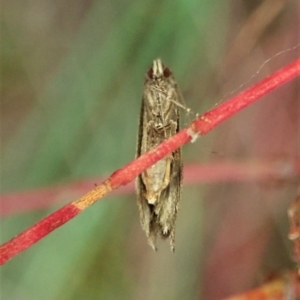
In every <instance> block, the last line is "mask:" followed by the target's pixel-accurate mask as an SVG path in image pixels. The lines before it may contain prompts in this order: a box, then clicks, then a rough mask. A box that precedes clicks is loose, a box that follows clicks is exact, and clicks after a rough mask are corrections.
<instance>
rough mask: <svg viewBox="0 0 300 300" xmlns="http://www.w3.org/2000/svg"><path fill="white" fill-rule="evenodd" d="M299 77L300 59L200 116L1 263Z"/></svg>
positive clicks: (20, 240) (19, 243)
mask: <svg viewBox="0 0 300 300" xmlns="http://www.w3.org/2000/svg"><path fill="white" fill-rule="evenodd" d="M299 75H300V59H298V60H296V61H294V62H292V63H290V64H289V65H287V66H285V67H283V68H282V69H280V70H278V71H277V72H275V73H273V74H272V75H270V76H269V77H267V78H266V79H264V80H262V81H261V82H259V83H257V84H255V85H254V86H252V87H250V88H248V89H247V90H245V91H244V92H242V93H240V94H239V95H237V96H235V97H233V98H231V99H230V100H228V101H226V102H224V103H222V104H221V105H219V106H217V107H216V108H214V109H212V110H210V111H208V112H207V113H205V114H204V115H202V116H200V117H199V118H197V119H196V120H195V121H194V122H193V123H192V124H191V125H190V126H188V127H186V128H184V129H183V130H181V131H180V132H178V133H177V134H176V135H174V136H173V137H171V138H170V139H168V140H166V141H165V142H163V143H162V144H160V145H159V146H158V147H156V148H155V149H153V150H151V151H149V152H147V153H145V154H143V155H142V156H140V157H138V158H137V159H136V160H134V161H132V162H130V163H129V164H127V165H126V166H124V167H123V168H121V169H119V170H117V171H115V172H114V173H113V174H112V175H111V176H110V177H109V178H108V179H107V180H106V181H104V182H103V183H102V184H101V185H99V186H97V187H95V188H94V189H93V190H91V191H90V192H89V193H87V194H86V195H85V196H83V197H82V198H80V199H78V200H76V201H74V202H71V203H70V204H67V205H66V206H64V207H62V208H61V209H59V210H58V211H56V212H54V213H52V214H51V215H49V216H47V217H46V218H44V219H43V220H41V221H39V222H37V223H36V224H35V225H33V226H32V227H29V228H28V229H27V230H25V231H23V232H21V233H20V234H19V235H17V236H16V237H14V238H12V239H11V240H9V241H8V242H6V243H4V244H3V245H1V246H0V264H1V265H2V264H4V263H6V262H7V261H8V260H9V259H11V258H12V257H14V256H15V255H17V254H19V253H20V252H22V251H24V250H25V249H27V248H28V247H30V246H31V245H33V244H35V243H36V242H38V241H39V240H40V239H42V238H43V237H44V236H46V235H47V234H49V233H50V232H51V231H53V230H54V229H56V228H58V227H59V226H61V225H63V224H64V223H66V222H68V221H70V220H71V219H72V218H74V217H75V216H76V215H78V214H79V213H80V212H81V211H83V210H84V209H86V208H87V207H89V206H90V205H92V204H93V203H94V202H95V201H97V200H98V199H100V198H102V197H103V196H104V195H106V194H107V193H109V192H110V191H111V190H112V189H116V188H118V187H119V186H121V185H125V184H127V183H129V182H130V181H132V180H133V179H134V178H135V177H136V176H137V175H138V174H140V173H141V172H143V171H144V170H146V169H147V168H149V167H150V166H151V165H153V164H155V163H156V162H157V161H159V160H160V159H162V158H163V157H164V156H166V155H168V154H169V153H171V152H173V151H174V150H176V149H177V148H179V147H181V146H182V145H184V144H186V143H188V142H189V141H190V140H191V139H194V138H195V136H196V135H197V134H201V135H204V134H206V133H208V132H209V131H210V130H212V129H213V128H214V127H216V126H217V125H218V124H219V123H221V122H222V121H224V120H226V119H228V118H229V117H231V116H232V115H233V114H235V113H237V112H238V111H240V110H241V109H243V108H245V107H246V106H248V105H250V104H252V103H254V102H255V101H258V100H259V99H260V98H261V97H263V96H264V95H266V94H267V93H269V92H271V91H272V90H274V89H275V88H279V87H280V86H282V85H283V84H285V83H286V82H288V81H290V80H292V79H293V78H295V77H296V76H299Z"/></svg>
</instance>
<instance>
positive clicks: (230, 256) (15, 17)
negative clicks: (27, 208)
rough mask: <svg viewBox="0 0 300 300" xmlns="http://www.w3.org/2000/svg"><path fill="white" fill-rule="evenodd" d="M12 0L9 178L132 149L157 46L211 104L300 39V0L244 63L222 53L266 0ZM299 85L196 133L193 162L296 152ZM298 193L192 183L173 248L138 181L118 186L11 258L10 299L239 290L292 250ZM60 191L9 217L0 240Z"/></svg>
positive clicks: (5, 105)
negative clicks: (147, 213)
mask: <svg viewBox="0 0 300 300" xmlns="http://www.w3.org/2000/svg"><path fill="white" fill-rule="evenodd" d="M2 2H3V4H2V20H1V23H2V24H1V74H2V75H1V85H2V95H1V156H2V157H1V192H2V193H9V192H15V191H22V190H30V189H35V188H43V187H47V186H52V185H56V184H63V183H66V182H71V181H74V180H78V179H82V178H88V177H93V176H104V175H107V174H110V173H112V172H113V171H114V170H116V169H117V168H119V167H121V166H122V165H124V164H125V163H127V162H129V161H130V160H132V159H133V158H134V156H135V145H136V133H137V125H138V115H139V109H140V103H141V95H142V88H143V81H144V74H145V72H146V70H147V68H148V67H149V66H150V65H151V63H152V60H153V59H155V58H157V57H160V58H162V60H163V61H164V62H165V63H166V64H167V65H168V66H170V68H171V69H172V70H173V72H174V74H175V78H176V79H177V82H178V84H179V86H180V88H181V90H182V92H183V94H184V96H185V100H186V103H187V105H188V106H189V107H191V108H192V110H193V111H195V112H199V113H201V112H204V111H205V110H206V109H209V108H210V107H212V106H213V105H215V103H217V102H218V101H220V99H221V98H222V97H223V95H224V94H227V93H230V92H231V91H232V90H234V89H236V88H237V87H238V86H239V85H240V84H242V83H243V82H245V81H247V80H248V79H249V78H250V77H251V76H252V74H253V73H255V71H256V70H257V69H258V68H259V67H260V65H261V64H262V63H263V62H264V61H265V60H266V59H268V58H269V57H271V56H273V55H275V54H276V53H277V52H279V51H281V50H283V49H286V48H290V47H292V46H293V45H295V44H297V35H296V33H295V32H296V28H297V26H298V25H299V16H298V19H297V8H298V9H299V7H298V6H299V5H297V1H290V2H287V4H286V5H285V6H283V7H282V8H281V10H280V11H279V12H278V14H277V15H275V16H274V18H273V19H272V22H270V24H267V25H266V26H265V28H263V29H261V33H259V34H257V36H256V37H254V38H256V39H257V40H256V43H254V47H253V48H251V49H248V54H246V55H245V57H242V58H239V61H237V62H235V63H237V64H233V63H232V67H231V65H230V62H228V61H227V63H229V65H226V66H224V57H225V54H226V53H227V52H228V51H230V50H231V45H232V42H233V41H234V40H235V38H236V35H237V34H238V32H239V30H240V29H241V28H242V26H243V24H245V22H247V21H248V20H249V16H251V15H252V14H253V12H254V11H255V10H257V9H259V7H260V5H262V3H263V2H267V1H242V0H240V1H238V0H236V1H211V0H210V1H208V0H201V1H193V0H189V1H178V0H175V1H156V0H146V1H128V0H127V1H126V0H125V1H107V0H105V1H92V0H86V1H84V0H75V1H67V0H62V1H46V0H33V1H28V0H25V1H16V0H10V1H8V0H4V1H2ZM269 2H270V1H269ZM275 2H278V1H274V3H275ZM281 2H282V1H281ZM266 17H267V16H266ZM297 22H298V23H297ZM255 25H256V24H253V26H255ZM249 38H250V37H249ZM251 38H252V37H251ZM243 45H244V43H242V44H239V45H238V46H239V47H243ZM235 47H236V45H235ZM246 50H247V49H246ZM246 53H247V51H246ZM296 53H297V51H294V52H291V53H287V54H286V55H282V56H280V57H279V58H278V59H277V60H275V61H274V62H273V61H272V62H270V64H269V65H268V66H267V67H266V68H264V69H263V70H262V71H261V72H260V74H259V75H258V76H257V78H254V79H252V81H251V82H254V81H257V80H258V79H259V78H262V77H263V76H264V75H266V74H269V73H270V72H272V71H274V70H276V68H278V67H279V66H282V65H284V64H285V63H287V62H288V61H289V60H290V59H292V58H293V57H294V56H295V55H296ZM225 67H226V68H225ZM221 68H225V71H224V69H222V70H221ZM221 71H222V72H225V75H224V73H222V72H221ZM221 73H222V76H221V75H220V74H221ZM298 93H299V91H298ZM296 95H297V89H296V88H295V86H294V85H290V86H289V87H287V88H285V89H284V90H283V92H277V93H275V94H274V95H273V96H272V97H273V98H272V97H271V96H270V97H267V98H268V99H267V100H266V103H265V104H263V103H262V106H261V107H260V108H259V107H258V106H255V107H253V108H252V107H251V108H249V109H248V110H245V111H244V112H242V113H241V114H240V115H239V116H237V117H236V118H234V120H232V122H227V123H226V124H225V125H224V126H223V127H222V126H220V129H217V130H216V132H215V133H212V134H210V135H209V136H207V137H204V138H201V139H199V140H198V141H197V143H196V144H193V145H190V146H187V147H185V148H184V149H183V152H184V161H185V162H194V163H202V162H204V161H210V160H227V159H231V160H236V159H242V160H248V159H252V158H257V157H258V158H266V159H277V158H278V157H279V158H280V157H281V156H285V157H290V158H293V157H295V156H296V154H297V151H296V142H295V140H296V139H295V137H296V136H297V135H296V133H297V132H296V130H295V129H294V128H295V126H296V123H295V122H296V121H297V120H298V122H299V118H297V116H296V115H295V110H294V109H293V107H295V103H297V102H296ZM298 96H299V94H298ZM282 97H285V98H286V102H285V103H284V102H283V101H282V100H281V99H282ZM274 98H275V100H274ZM298 100H299V99H298ZM274 103H275V104H274ZM298 109H299V103H298ZM274 115H275V117H274ZM183 116H184V112H183ZM276 117H277V118H278V119H276ZM298 117H299V116H298ZM183 119H184V121H183V123H184V122H187V120H186V119H188V118H183ZM276 120H277V121H276ZM286 121H288V122H286ZM272 122H273V123H272ZM278 123H279V124H285V125H281V126H279V125H278ZM298 128H299V123H298ZM275 133H276V139H275V138H272V137H275ZM298 137H299V136H298ZM298 155H299V153H298ZM91 188H93V187H92V186H91ZM294 192H295V183H281V184H279V185H276V184H274V185H271V186H270V185H268V186H265V185H262V184H259V183H253V182H251V183H247V182H246V183H230V184H221V183H220V184H214V185H210V186H205V185H204V184H202V185H201V184H199V185H197V186H193V187H191V186H186V185H184V193H183V198H182V202H181V207H180V212H179V217H178V222H177V235H176V238H177V239H176V253H175V254H172V253H171V252H170V250H169V245H168V243H164V242H161V243H159V244H158V248H159V251H158V252H157V253H154V252H153V251H152V250H151V249H150V247H149V246H148V245H147V242H146V238H145V236H144V233H143V232H142V230H141V228H140V224H139V219H138V217H139V216H138V210H137V207H136V203H135V195H134V194H132V195H130V196H128V195H127V196H108V197H107V198H106V199H104V200H103V201H101V202H100V203H97V204H95V205H94V206H93V207H92V208H90V209H88V210H87V211H85V212H84V213H82V214H81V215H80V216H79V217H77V218H75V219H74V220H72V221H71V222H70V223H68V224H66V225H65V226H63V227H61V228H60V229H58V230H56V231H55V232H53V233H52V234H51V235H49V236H48V237H46V238H45V239H43V240H42V241H41V242H39V243H38V244H37V245H35V246H34V247H32V248H31V249H29V250H27V251H26V252H24V253H22V254H21V255H19V256H18V257H16V258H14V259H13V260H11V261H10V262H8V263H7V264H6V265H5V266H4V267H2V269H1V283H0V284H1V286H0V295H1V299H44V300H52V299H196V298H200V299H201V295H203V298H202V299H216V297H217V295H220V296H225V295H227V294H228V293H231V292H232V293H234V292H237V291H242V290H243V289H245V288H248V287H250V286H251V285H252V284H253V283H254V282H257V281H256V280H258V278H259V276H261V274H262V272H263V271H268V270H270V269H271V270H273V269H276V268H279V269H282V268H286V267H288V266H291V265H292V264H291V263H290V262H289V250H288V243H289V242H288V241H287V239H286V231H287V220H286V218H285V215H286V212H285V211H286V206H287V205H288V203H289V201H291V200H292V199H293V197H294ZM66 197H68V196H67V195H66ZM62 198H63V197H62ZM60 200H63V199H60ZM69 200H70V201H71V200H75V199H69ZM19 201H20V204H21V203H22V199H19ZM60 206H61V203H60V202H59V201H58V200H57V201H56V202H55V203H53V205H52V206H51V207H49V208H47V209H43V210H36V211H32V212H31V213H22V211H18V212H16V213H15V214H13V215H11V216H7V217H5V218H3V219H2V220H1V241H2V242H4V241H6V240H7V239H9V238H11V237H13V236H14V235H16V234H17V233H19V232H20V231H22V230H23V229H25V228H26V227H28V226H30V225H32V224H33V223H34V222H36V221H38V220H39V219H41V218H42V217H43V216H45V215H47V214H49V213H50V212H52V211H54V210H55V209H57V208H58V207H60ZM272 236H273V237H275V236H276V238H274V239H273V240H272V239H271V237H272ZM249 249H252V250H251V251H249ZM268 249H272V251H271V252H270V253H272V255H270V254H269V255H266V256H264V253H269V252H268V251H269V250H268ZM218 255H219V256H218ZM222 255H223V256H222ZM246 262H247V263H246ZM222 272H224V274H225V275H226V274H227V275H226V276H227V277H226V276H225V275H224V278H229V279H230V280H231V282H232V284H231V285H230V284H229V283H228V282H227V281H229V279H228V280H227V281H226V280H223V279H224V278H223V277H222V276H221V275H220V274H223V273H222ZM226 272H227V273H226ZM222 278H223V279H222ZM226 284H227V285H226ZM203 286H204V287H203ZM225 286H226V288H225ZM228 286H229V287H228ZM214 290H219V291H220V292H219V294H218V293H216V292H213V291H214Z"/></svg>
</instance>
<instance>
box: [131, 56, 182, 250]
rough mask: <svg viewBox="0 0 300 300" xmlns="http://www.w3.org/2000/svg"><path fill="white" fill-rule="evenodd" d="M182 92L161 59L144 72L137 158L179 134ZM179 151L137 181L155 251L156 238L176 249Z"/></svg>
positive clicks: (145, 227) (145, 226)
mask: <svg viewBox="0 0 300 300" xmlns="http://www.w3.org/2000/svg"><path fill="white" fill-rule="evenodd" d="M182 100H183V99H182V96H181V93H180V91H179V89H178V87H177V84H176V82H175V80H174V78H173V76H172V72H171V70H170V69H169V68H168V67H166V66H165V65H164V64H163V63H162V62H161V60H160V59H156V60H154V61H153V64H152V66H151V67H150V69H149V70H148V71H147V73H146V79H145V83H144V90H143V98H142V105H141V112H140V123H139V131H138V141H137V155H136V156H137V157H138V156H140V155H142V154H143V153H145V152H147V151H149V150H152V149H153V148H155V147H156V146H158V145H159V144H160V143H162V142H163V141H164V140H166V139H168V138H170V137H171V136H173V135H174V134H176V133H177V132H178V131H179V127H180V124H179V122H180V119H179V106H181V105H180V102H182ZM181 184H182V162H181V149H177V150H176V151H174V152H173V153H171V154H169V155H168V156H167V157H165V158H163V159H161V160H160V161H158V162H157V163H155V164H154V165H153V166H151V167H150V168H148V169H147V170H146V171H144V172H143V173H141V174H140V175H139V176H138V177H137V180H136V191H137V200H138V201H137V202H138V207H139V211H140V220H141V225H142V229H143V230H144V231H145V232H146V236H147V239H148V244H149V245H150V246H151V247H152V248H153V249H154V250H156V239H157V237H160V238H162V239H167V238H169V239H170V247H171V250H172V251H174V250H175V221H176V216H177V212H178V203H179V201H180V197H181Z"/></svg>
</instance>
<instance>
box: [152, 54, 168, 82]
mask: <svg viewBox="0 0 300 300" xmlns="http://www.w3.org/2000/svg"><path fill="white" fill-rule="evenodd" d="M171 75H172V71H171V70H170V69H169V68H168V67H166V66H165V65H164V64H163V63H162V61H161V60H160V59H159V58H158V59H155V60H154V61H153V64H152V66H151V68H150V69H149V70H148V72H147V76H148V78H149V79H151V80H160V79H163V78H169V77H170V76H171Z"/></svg>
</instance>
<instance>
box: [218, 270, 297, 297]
mask: <svg viewBox="0 0 300 300" xmlns="http://www.w3.org/2000/svg"><path fill="white" fill-rule="evenodd" d="M299 297H300V278H299V276H298V274H296V273H292V272H291V273H287V274H283V276H281V278H278V279H275V280H273V281H271V282H267V283H265V284H264V285H262V286H260V287H259V288H256V289H252V290H250V291H247V292H245V293H243V294H240V295H236V296H233V297H228V298H226V299H223V300H257V299H259V300H285V299H299Z"/></svg>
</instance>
